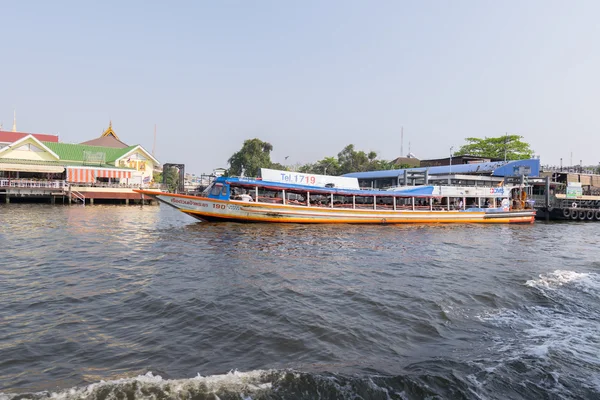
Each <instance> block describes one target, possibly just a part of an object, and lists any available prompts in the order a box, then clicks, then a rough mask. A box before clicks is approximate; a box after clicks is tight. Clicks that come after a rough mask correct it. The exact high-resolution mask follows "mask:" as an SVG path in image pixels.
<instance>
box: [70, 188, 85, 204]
mask: <svg viewBox="0 0 600 400" xmlns="http://www.w3.org/2000/svg"><path fill="white" fill-rule="evenodd" d="M71 198H72V199H74V200H75V201H77V200H79V201H81V203H82V204H83V205H84V206H85V196H84V195H83V194H81V193H79V192H78V191H77V190H71Z"/></svg>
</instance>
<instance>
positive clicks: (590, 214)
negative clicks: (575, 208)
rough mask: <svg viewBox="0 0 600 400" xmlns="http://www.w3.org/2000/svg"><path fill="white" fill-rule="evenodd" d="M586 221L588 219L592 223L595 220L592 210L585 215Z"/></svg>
mask: <svg viewBox="0 0 600 400" xmlns="http://www.w3.org/2000/svg"><path fill="white" fill-rule="evenodd" d="M585 219H587V220H588V221H591V220H593V219H594V212H593V211H592V210H588V212H587V213H585Z"/></svg>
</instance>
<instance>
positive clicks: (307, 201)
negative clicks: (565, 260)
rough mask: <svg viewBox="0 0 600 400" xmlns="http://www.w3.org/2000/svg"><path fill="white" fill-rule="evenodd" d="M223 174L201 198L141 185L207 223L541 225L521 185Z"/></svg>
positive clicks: (270, 173) (280, 173) (279, 173)
mask: <svg viewBox="0 0 600 400" xmlns="http://www.w3.org/2000/svg"><path fill="white" fill-rule="evenodd" d="M261 176H262V178H240V177H224V176H222V177H218V178H216V179H215V180H214V181H213V182H212V183H211V184H210V186H208V188H207V189H206V190H205V191H204V192H203V193H202V195H200V196H190V195H184V194H172V193H164V192H156V191H147V190H137V192H138V193H141V194H144V195H147V196H151V197H153V198H156V199H158V200H159V201H161V202H163V203H165V204H168V205H170V206H172V207H175V208H177V209H178V210H179V211H182V212H184V213H186V214H188V215H190V216H192V217H194V218H197V219H199V220H202V221H211V222H216V221H237V222H278V223H286V222H287V223H311V224H312V223H327V224H331V223H348V224H406V223H533V221H534V218H535V210H534V209H533V207H531V205H530V204H529V202H528V201H527V197H526V194H525V193H526V192H525V189H524V188H523V187H519V186H514V187H513V186H495V187H457V186H411V187H400V188H394V189H390V190H364V189H360V188H359V187H358V180H357V179H356V178H347V177H332V176H326V175H315V174H303V173H296V172H288V171H276V170H270V169H262V172H261Z"/></svg>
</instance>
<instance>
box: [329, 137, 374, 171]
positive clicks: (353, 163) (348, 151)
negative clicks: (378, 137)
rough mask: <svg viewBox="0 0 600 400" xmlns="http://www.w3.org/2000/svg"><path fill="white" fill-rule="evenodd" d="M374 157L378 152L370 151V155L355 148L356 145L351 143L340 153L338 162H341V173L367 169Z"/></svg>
mask: <svg viewBox="0 0 600 400" xmlns="http://www.w3.org/2000/svg"><path fill="white" fill-rule="evenodd" d="M371 157H372V159H375V157H377V153H375V152H373V151H372V152H370V153H369V154H368V155H367V153H365V152H364V151H356V150H354V145H353V144H349V145H347V146H346V147H344V149H343V150H342V151H340V152H339V153H338V162H339V164H340V171H339V172H340V174H342V175H343V174H347V173H350V172H361V171H367V170H368V168H367V166H368V165H369V162H370V161H371Z"/></svg>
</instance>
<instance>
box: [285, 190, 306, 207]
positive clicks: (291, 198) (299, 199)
mask: <svg viewBox="0 0 600 400" xmlns="http://www.w3.org/2000/svg"><path fill="white" fill-rule="evenodd" d="M285 197H286V202H287V203H288V204H295V205H303V206H305V205H306V194H305V193H301V192H286V194H285Z"/></svg>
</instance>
